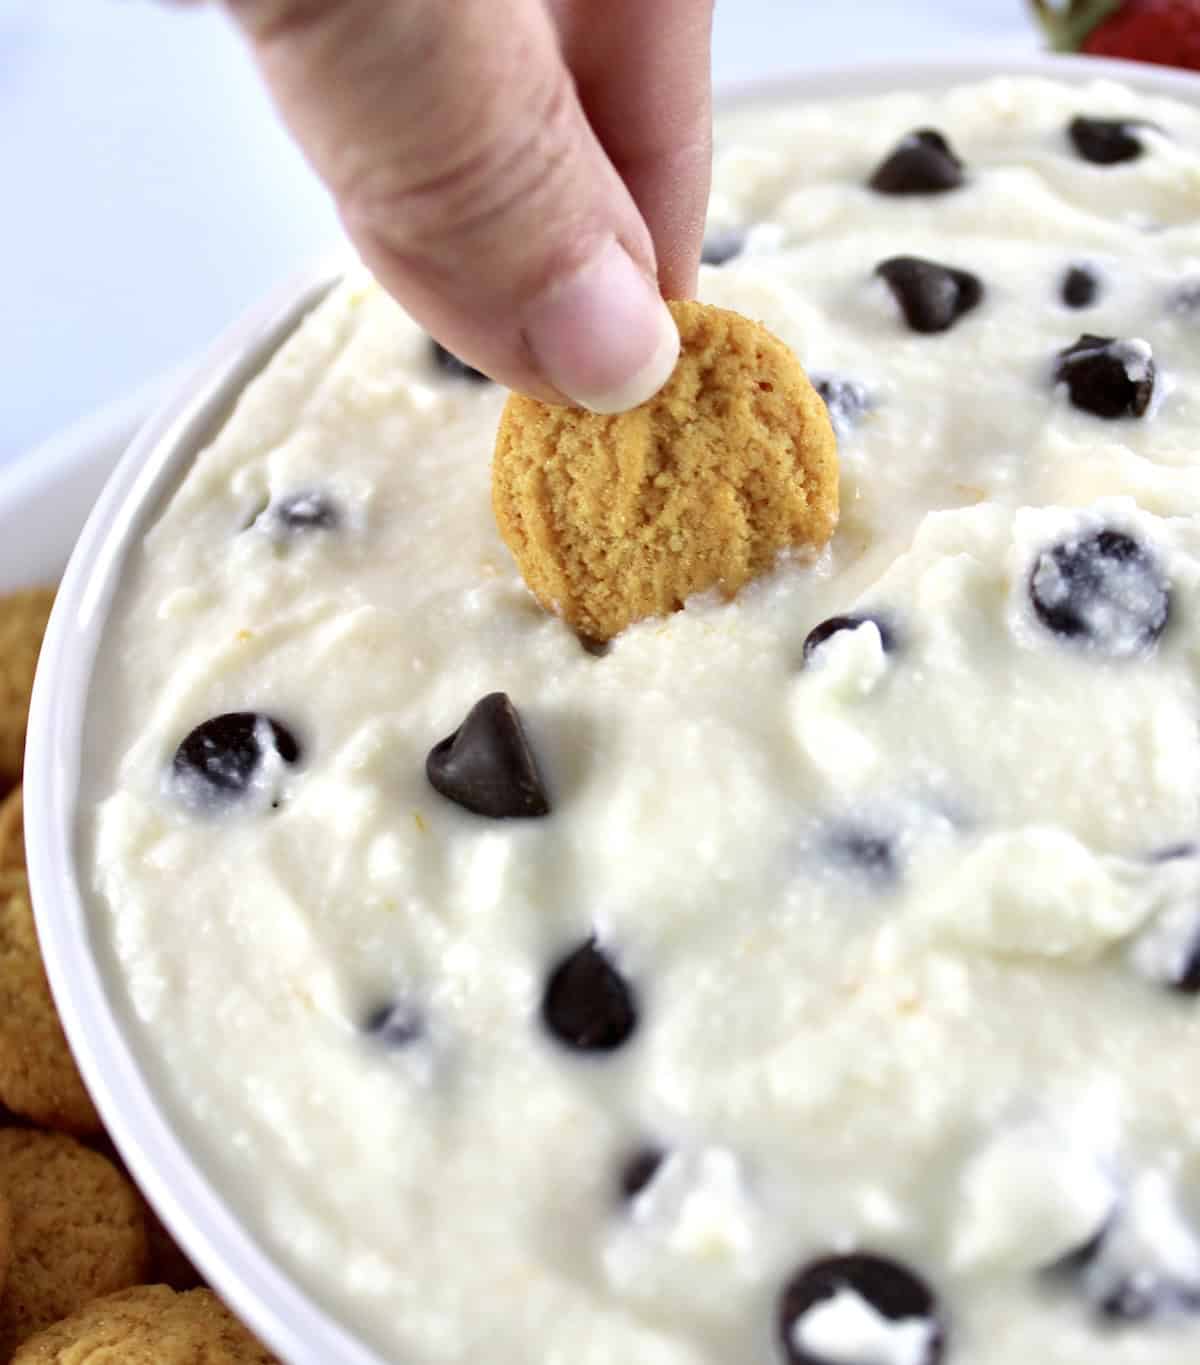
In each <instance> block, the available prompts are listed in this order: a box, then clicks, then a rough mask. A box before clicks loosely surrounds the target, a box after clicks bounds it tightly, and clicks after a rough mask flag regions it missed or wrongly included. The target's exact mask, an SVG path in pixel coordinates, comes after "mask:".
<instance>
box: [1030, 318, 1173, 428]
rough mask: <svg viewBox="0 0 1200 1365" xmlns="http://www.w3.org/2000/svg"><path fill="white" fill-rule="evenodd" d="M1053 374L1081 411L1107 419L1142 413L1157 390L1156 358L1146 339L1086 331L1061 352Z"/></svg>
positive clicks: (1140, 415) (1135, 415)
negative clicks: (1093, 333)
mask: <svg viewBox="0 0 1200 1365" xmlns="http://www.w3.org/2000/svg"><path fill="white" fill-rule="evenodd" d="M1143 347H1144V349H1143ZM1054 377H1055V379H1056V380H1057V381H1058V383H1060V384H1065V385H1066V386H1067V392H1068V393H1069V394H1070V398H1071V403H1072V405H1073V406H1074V407H1077V408H1079V409H1080V410H1081V411H1082V412H1090V413H1091V414H1092V415H1093V416H1095V417H1103V418H1105V419H1106V420H1108V421H1113V420H1115V419H1116V418H1118V417H1143V416H1145V414H1146V410H1147V408H1149V406H1150V399H1151V397H1152V396H1153V394H1154V380H1155V367H1154V358H1153V356H1152V355H1151V354H1150V348H1149V347H1148V346H1145V343H1135V342H1130V341H1117V340H1116V339H1115V338H1113V337H1098V336H1092V335H1091V333H1089V332H1085V333H1084V334H1083V336H1081V337H1080V338H1079V340H1078V341H1077V342H1075V344H1074V345H1073V346H1068V347H1067V348H1066V350H1065V351H1060V352H1059V353H1058V365H1057V366H1056V368H1055V371H1054Z"/></svg>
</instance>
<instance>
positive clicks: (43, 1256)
mask: <svg viewBox="0 0 1200 1365" xmlns="http://www.w3.org/2000/svg"><path fill="white" fill-rule="evenodd" d="M0 1189H3V1190H5V1191H7V1194H8V1199H9V1203H10V1205H11V1207H12V1262H11V1265H10V1267H9V1274H8V1284H7V1287H6V1288H5V1290H4V1294H3V1296H2V1297H0V1360H7V1359H8V1358H9V1356H10V1355H11V1354H12V1352H13V1351H15V1350H16V1348H17V1347H18V1346H19V1345H20V1344H21V1343H22V1342H24V1341H26V1340H27V1339H28V1338H29V1337H31V1336H33V1335H34V1334H35V1333H37V1332H40V1331H41V1330H42V1329H43V1328H45V1327H48V1326H50V1324H51V1323H55V1322H58V1321H59V1319H61V1318H65V1317H66V1316H67V1315H68V1314H70V1313H74V1312H75V1311H76V1310H77V1309H79V1308H82V1307H83V1305H84V1304H86V1303H90V1302H91V1301H92V1300H93V1299H97V1298H100V1297H101V1296H102V1295H105V1294H112V1293H114V1292H115V1291H116V1290H119V1289H127V1288H129V1287H130V1286H131V1285H135V1284H137V1283H138V1282H139V1280H140V1279H141V1278H142V1276H143V1275H144V1273H145V1269H146V1229H145V1225H144V1223H143V1220H142V1210H141V1205H140V1203H139V1200H138V1195H137V1191H136V1190H135V1189H134V1188H133V1186H132V1185H131V1184H130V1183H129V1181H128V1180H126V1178H125V1177H124V1176H123V1175H122V1174H121V1173H120V1171H118V1170H117V1168H116V1167H115V1166H114V1165H113V1164H112V1162H111V1161H109V1160H108V1159H107V1158H106V1157H102V1156H101V1155H100V1154H99V1153H98V1152H93V1151H91V1150H90V1149H89V1148H87V1147H84V1146H83V1145H82V1144H81V1143H79V1142H76V1141H75V1140H74V1138H69V1137H64V1136H63V1135H62V1134H60V1133H38V1132H34V1131H31V1130H29V1129H25V1128H5V1129H0Z"/></svg>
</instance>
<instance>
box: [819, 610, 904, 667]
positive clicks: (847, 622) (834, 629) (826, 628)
mask: <svg viewBox="0 0 1200 1365" xmlns="http://www.w3.org/2000/svg"><path fill="white" fill-rule="evenodd" d="M868 621H869V622H870V623H871V624H872V625H873V626H874V627H875V629H876V630H877V631H878V632H879V639H880V642H881V644H882V645H883V652H884V653H885V654H890V653H891V652H892V650H894V649H895V648H896V636H895V633H894V632H893V630H892V628H891V626H890V625H889V624H888V623H887V622H886V621H885V620H884V619H883V618H882V617H880V616H873V615H870V614H869V613H867V612H859V613H854V614H852V615H848V616H831V617H829V619H828V620H827V621H822V622H821V623H820V625H816V626H813V628H812V630H810V631H809V632H808V635H807V636H806V637H805V640H804V662H805V663H808V662H809V661H810V660H811V659H812V656H813V655H814V654H815V653H816V652H817V650H818V649H820V648H821V646H822V645H823V644H824V643H825V641H826V640H828V639H829V638H830V636H832V635H837V634H838V633H839V632H840V631H843V630H857V629H858V628H859V626H865V625H866V624H867V622H868Z"/></svg>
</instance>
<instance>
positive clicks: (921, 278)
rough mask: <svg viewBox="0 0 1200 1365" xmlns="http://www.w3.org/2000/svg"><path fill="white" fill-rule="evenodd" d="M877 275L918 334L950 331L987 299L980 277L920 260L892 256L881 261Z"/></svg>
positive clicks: (951, 267) (877, 268)
mask: <svg viewBox="0 0 1200 1365" xmlns="http://www.w3.org/2000/svg"><path fill="white" fill-rule="evenodd" d="M875 273H876V274H877V275H880V276H882V277H883V279H884V280H885V281H886V283H887V286H888V288H889V289H890V290H891V291H892V294H893V296H894V297H895V300H896V302H897V303H898V304H899V305H900V310H901V312H902V313H903V314H904V319H905V321H906V322H907V323H908V325H909V327H910V328H911V329H912V330H913V331H914V332H921V333H924V334H927V335H930V334H933V333H935V332H945V331H948V330H949V329H950V328H951V327H953V326H954V324H955V323H956V322H957V321H958V320H959V318H961V317H962V316H963V314H964V313H969V312H970V311H971V309H972V308H975V307H978V305H979V303H980V302H981V301H982V299H983V282H982V281H981V280H980V279H979V277H978V276H977V275H972V274H971V273H970V272H969V271H966V270H956V269H955V268H954V267H953V266H949V265H939V264H938V263H937V262H936V261H926V260H922V259H921V257H919V256H892V257H891V258H890V259H889V260H886V261H880V263H879V264H878V265H877V266H876V267H875Z"/></svg>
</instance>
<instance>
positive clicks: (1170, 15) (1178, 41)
mask: <svg viewBox="0 0 1200 1365" xmlns="http://www.w3.org/2000/svg"><path fill="white" fill-rule="evenodd" d="M1033 6H1034V9H1035V10H1036V11H1037V14H1038V18H1039V19H1040V20H1041V23H1042V27H1043V28H1044V29H1045V30H1046V32H1047V34H1048V35H1049V37H1050V41H1051V43H1052V45H1053V46H1054V47H1055V48H1056V49H1057V50H1058V51H1060V52H1087V53H1090V54H1091V55H1092V56H1096V57H1124V58H1125V59H1126V60H1128V61H1134V62H1157V63H1158V64H1159V65H1161V66H1183V67H1188V68H1189V69H1190V70H1192V71H1200V0H1066V3H1065V4H1062V3H1059V4H1052V3H1051V2H1050V0H1033Z"/></svg>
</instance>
